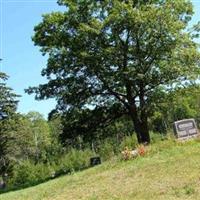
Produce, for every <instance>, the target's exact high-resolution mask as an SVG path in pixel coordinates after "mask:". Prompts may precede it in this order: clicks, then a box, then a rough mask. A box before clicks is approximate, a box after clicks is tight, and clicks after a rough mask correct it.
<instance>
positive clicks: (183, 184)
mask: <svg viewBox="0 0 200 200" xmlns="http://www.w3.org/2000/svg"><path fill="white" fill-rule="evenodd" d="M76 199H82V200H86V199H87V200H107V199H112V200H133V199H136V200H140V199H151V200H154V199H155V200H158V199H165V200H172V199H200V141H190V142H185V143H177V142H173V141H171V140H169V141H163V142H158V143H157V144H153V145H152V146H151V147H149V153H148V154H147V155H146V156H145V157H139V158H137V159H135V160H132V161H120V159H113V161H110V162H106V163H104V164H102V165H101V166H98V167H94V168H91V169H88V170H85V171H82V172H78V173H74V174H72V175H67V176H63V177H61V178H58V179H55V180H52V181H49V182H47V183H44V184H40V185H38V186H35V187H31V188H27V189H24V190H20V191H15V192H9V193H6V194H2V195H0V200H76Z"/></svg>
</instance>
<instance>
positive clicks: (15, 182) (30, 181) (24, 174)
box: [9, 160, 51, 187]
mask: <svg viewBox="0 0 200 200" xmlns="http://www.w3.org/2000/svg"><path fill="white" fill-rule="evenodd" d="M50 175H51V169H50V167H49V166H48V165H47V164H37V165H34V164H33V163H32V162H31V161H29V160H27V161H23V162H21V163H20V164H18V165H16V166H15V167H14V170H13V177H12V178H11V179H10V180H9V185H12V186H17V187H19V186H20V187H21V186H29V185H34V184H36V183H40V182H43V181H45V180H47V179H48V178H49V177H50Z"/></svg>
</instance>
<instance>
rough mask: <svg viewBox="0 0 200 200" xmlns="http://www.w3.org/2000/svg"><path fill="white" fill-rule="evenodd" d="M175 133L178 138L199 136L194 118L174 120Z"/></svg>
mask: <svg viewBox="0 0 200 200" xmlns="http://www.w3.org/2000/svg"><path fill="white" fill-rule="evenodd" d="M173 125H174V133H175V135H176V137H177V138H178V139H188V138H193V137H197V136H198V129H197V125H196V122H195V120H194V119H184V120H180V121H176V122H174V124H173Z"/></svg>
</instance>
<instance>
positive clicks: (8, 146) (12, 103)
mask: <svg viewBox="0 0 200 200" xmlns="http://www.w3.org/2000/svg"><path fill="white" fill-rule="evenodd" d="M7 78H8V76H7V75H6V74H4V73H2V72H0V112H4V113H6V114H7V116H8V118H7V119H3V118H1V119H0V176H2V178H3V180H4V181H5V176H6V175H10V174H11V173H12V166H13V158H12V152H13V147H12V145H13V144H14V142H13V138H14V137H13V134H12V128H13V123H12V118H13V116H14V115H15V111H16V108H17V103H18V100H17V97H19V96H18V95H16V94H15V93H14V92H13V90H12V89H11V88H10V87H8V86H7V85H6V83H5V81H6V80H7Z"/></svg>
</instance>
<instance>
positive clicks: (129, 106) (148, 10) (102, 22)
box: [27, 0, 199, 143]
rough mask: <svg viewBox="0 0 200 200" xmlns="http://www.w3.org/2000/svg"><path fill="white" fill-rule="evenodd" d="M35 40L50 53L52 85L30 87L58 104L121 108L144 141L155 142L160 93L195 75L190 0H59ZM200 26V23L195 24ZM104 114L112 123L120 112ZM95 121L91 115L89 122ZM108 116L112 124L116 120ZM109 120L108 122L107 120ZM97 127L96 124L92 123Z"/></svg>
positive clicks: (59, 106) (196, 60) (45, 73)
mask: <svg viewBox="0 0 200 200" xmlns="http://www.w3.org/2000/svg"><path fill="white" fill-rule="evenodd" d="M58 3H59V5H61V6H65V7H66V11H65V12H52V13H50V14H45V15H43V21H42V22H41V23H40V24H38V25H37V26H36V27H35V29H34V30H35V35H34V37H33V41H34V42H35V45H37V46H40V47H41V51H42V53H43V54H44V55H47V56H48V63H47V67H46V68H44V69H43V70H42V76H46V77H47V79H48V82H47V83H46V84H41V85H39V86H38V87H31V88H29V89H28V90H27V91H28V92H29V93H36V98H37V99H45V98H56V99H57V102H58V104H57V109H58V110H61V111H62V112H66V111H69V110H70V109H71V110H73V109H79V110H84V109H85V108H89V109H90V110H91V111H94V113H95V110H98V111H99V110H101V108H103V109H102V110H104V108H105V110H106V111H107V113H109V110H111V111H113V106H114V108H115V107H116V105H119V108H120V110H121V108H123V112H121V114H127V115H129V116H130V118H131V120H132V121H133V125H134V129H135V131H136V134H137V138H138V142H140V143H142V142H143V143H145V142H147V143H149V142H150V137H149V128H148V117H149V116H150V115H151V111H152V108H153V107H152V105H154V104H155V102H157V101H158V100H159V98H162V97H160V96H159V94H160V91H161V90H167V89H169V88H170V87H173V88H174V87H176V84H178V83H182V84H184V83H188V81H189V80H194V79H196V78H197V75H198V72H199V69H198V64H199V52H198V46H197V44H196V43H195V42H194V40H193V38H194V37H195V36H197V34H193V32H192V31H188V30H187V27H188V23H189V21H190V20H191V17H192V15H193V7H192V4H191V3H190V2H189V1H188V0H176V1H174V0H104V1H102V0H97V1H93V0H59V1H58ZM195 29H196V30H198V26H196V27H195ZM116 115H117V116H115V113H112V115H109V114H106V115H104V113H103V115H102V116H103V117H104V118H105V117H109V118H110V119H111V120H112V119H116V117H121V115H119V113H118V112H116ZM88 120H90V118H89V119H88ZM111 120H110V121H111ZM108 121H109V120H108ZM94 124H95V126H98V123H94Z"/></svg>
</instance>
